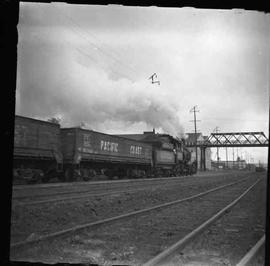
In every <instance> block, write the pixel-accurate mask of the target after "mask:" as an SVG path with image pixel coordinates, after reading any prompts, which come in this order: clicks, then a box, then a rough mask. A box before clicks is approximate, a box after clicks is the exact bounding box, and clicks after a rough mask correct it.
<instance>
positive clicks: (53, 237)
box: [11, 178, 257, 264]
mask: <svg viewBox="0 0 270 266" xmlns="http://www.w3.org/2000/svg"><path fill="white" fill-rule="evenodd" d="M251 181H252V180H250V178H245V179H241V180H239V181H237V182H233V183H230V184H226V185H223V186H219V187H217V188H214V189H211V190H208V191H205V192H202V193H199V194H196V195H193V196H191V197H188V198H184V199H180V200H177V201H173V202H169V203H165V204H160V205H158V206H154V207H152V208H147V209H142V210H139V211H135V212H132V213H126V214H123V215H120V216H117V217H112V218H109V219H104V220H101V221H97V222H93V223H89V224H84V225H79V226H75V227H73V228H70V229H67V230H62V231H59V232H55V233H53V234H49V235H46V236H43V237H40V238H37V239H32V240H29V241H21V242H18V243H13V244H11V257H12V256H14V259H16V258H18V256H19V257H20V256H26V257H27V256H30V257H35V254H31V251H33V249H31V248H30V247H31V246H32V245H35V249H34V251H33V252H34V253H35V252H37V253H36V255H37V254H41V253H44V252H45V253H46V249H48V248H50V247H51V245H50V246H48V245H46V244H44V243H47V242H48V241H50V243H55V242H56V243H57V241H63V239H70V238H72V237H73V236H74V234H81V233H83V232H84V231H85V230H86V231H88V230H89V229H91V228H93V227H94V228H96V229H97V226H98V229H99V228H100V226H101V225H102V226H101V229H102V228H103V227H106V226H117V223H118V222H119V223H120V224H121V225H122V223H126V221H129V222H130V219H131V221H133V222H134V220H135V221H137V219H142V216H143V217H144V216H145V215H147V216H148V218H146V219H149V218H150V219H153V218H151V215H150V214H151V213H153V212H154V211H157V210H159V212H158V213H156V212H155V213H154V215H157V216H159V217H158V219H155V218H154V219H155V220H156V221H160V218H164V217H168V213H167V214H166V212H168V209H170V208H176V210H177V209H178V208H181V205H182V204H183V205H184V208H187V204H188V205H189V204H191V205H192V206H193V207H194V208H196V204H195V205H194V203H197V204H198V202H204V201H206V202H207V203H208V204H209V203H211V202H213V201H214V202H216V200H214V199H215V197H219V198H220V199H219V201H220V202H219V204H221V203H222V204H224V200H225V199H226V200H227V201H228V198H231V197H232V194H233V195H235V194H239V191H241V190H243V187H244V188H246V187H247V186H249V185H250V182H251ZM253 181H254V179H253ZM256 182H257V181H256ZM229 188H230V189H229ZM221 191H223V193H222V195H221V193H220V192H221ZM224 191H225V192H224ZM224 193H225V194H224ZM227 194H228V195H227ZM209 197H210V199H209ZM205 198H206V199H205ZM204 204H205V202H204ZM222 204H221V205H222ZM204 207H205V206H204ZM216 208H217V206H215V208H214V209H216ZM178 211H179V210H178ZM211 211H212V212H213V210H211ZM164 212H165V216H164ZM173 213H174V212H173ZM207 213H208V215H209V212H207ZM202 214H204V213H203V212H202ZM149 215H150V217H149ZM162 215H163V216H162ZM160 216H162V217H160ZM193 218H194V217H193ZM137 222H138V221H137ZM138 223H139V222H138ZM187 224H188V223H187ZM187 224H186V225H187ZM137 227H138V226H137ZM167 227H168V225H167ZM168 228H169V227H168ZM183 228H184V229H183ZM132 229H133V230H134V229H136V226H135V228H134V226H133V227H132ZM182 229H183V230H182V231H183V232H184V233H185V232H186V231H187V230H189V229H190V228H185V226H184V224H182ZM118 230H119V228H118ZM95 232H96V230H95ZM112 232H118V231H117V230H112ZM135 233H136V234H139V232H135ZM119 235H121V233H120V234H119ZM65 242H66V240H64V243H65ZM42 243H43V244H42ZM61 243H62V242H61ZM58 244H59V242H58ZM125 244H126V243H125ZM44 245H45V246H44ZM56 245H57V244H56ZM61 246H62V244H61ZM29 252H30V253H29ZM64 257H65V256H64ZM132 264H133V263H132Z"/></svg>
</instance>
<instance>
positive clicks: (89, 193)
mask: <svg viewBox="0 0 270 266" xmlns="http://www.w3.org/2000/svg"><path fill="white" fill-rule="evenodd" d="M171 181H172V180H171ZM175 181H177V182H174V183H173V182H172V183H171V184H168V183H165V184H164V182H162V183H157V184H151V183H150V184H140V183H138V184H137V186H138V188H137V189H132V190H123V189H127V188H130V187H131V188H132V187H133V186H131V185H129V186H126V187H124V188H121V187H115V188H113V189H114V190H115V191H110V192H103V193H96V191H89V190H84V191H70V192H64V191H63V192H59V193H51V194H44V195H42V194H41V195H37V196H34V198H40V197H52V196H59V195H70V194H85V195H81V196H70V197H63V198H53V199H47V200H45V199H44V200H36V201H35V200H30V201H25V202H16V200H20V199H27V198H31V195H30V196H29V195H24V196H20V197H13V198H12V200H14V201H15V202H14V205H32V204H42V203H51V202H56V201H65V200H72V199H80V198H88V197H92V196H104V195H111V194H117V193H125V192H136V191H140V190H145V189H148V188H158V187H159V186H160V185H165V186H166V187H170V186H175V185H181V184H182V183H181V182H180V180H175ZM178 181H179V182H178ZM178 183H179V184H178ZM142 185H144V188H140V187H141V186H142ZM163 187H164V186H163ZM163 187H162V188H163ZM119 188H120V189H122V190H117V189H119ZM100 189H101V191H102V190H105V191H106V190H109V188H107V189H102V188H100Z"/></svg>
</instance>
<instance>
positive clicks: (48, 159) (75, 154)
mask: <svg viewBox="0 0 270 266" xmlns="http://www.w3.org/2000/svg"><path fill="white" fill-rule="evenodd" d="M13 170H14V171H13V172H14V181H15V182H22V183H23V182H28V183H31V182H32V183H35V182H48V181H49V180H50V179H52V178H56V177H57V178H58V180H60V181H74V180H85V181H87V180H100V179H117V178H142V177H157V176H158V177H161V176H179V175H187V174H193V173H195V172H196V162H195V161H194V160H192V157H191V153H190V152H189V151H188V150H187V149H186V148H185V146H184V142H183V141H180V140H177V139H175V138H173V137H172V136H170V135H168V134H156V133H155V132H154V131H153V132H144V134H137V135H134V134H133V135H132V134H129V135H109V134H104V133H100V132H96V131H93V130H87V129H82V128H79V127H73V128H60V125H58V124H55V123H51V122H47V121H41V120H37V119H33V118H28V117H22V116H17V115H16V116H15V132H14V166H13Z"/></svg>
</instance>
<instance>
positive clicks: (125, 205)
mask: <svg viewBox="0 0 270 266" xmlns="http://www.w3.org/2000/svg"><path fill="white" fill-rule="evenodd" d="M266 181H267V180H266V173H265V172H251V171H216V172H215V171H212V172H211V171H209V172H199V173H197V174H196V175H194V176H182V177H170V178H151V179H149V178H148V179H131V180H117V181H116V180H114V181H98V182H96V181H93V182H74V183H52V184H36V185H21V186H14V187H13V200H12V217H11V250H10V259H11V260H12V261H38V262H45V263H56V262H66V263H92V264H93V263H95V264H98V265H236V264H237V263H238V262H239V261H240V260H241V259H242V258H243V257H244V256H245V255H246V254H247V253H248V252H249V250H250V249H251V248H252V247H253V246H254V245H255V244H256V243H257V242H258V241H259V240H260V238H261V237H263V235H264V230H265V212H266ZM238 199H239V201H238ZM225 207H226V209H224V208H225ZM221 210H223V211H221ZM215 215H216V216H215ZM214 216H215V217H214ZM210 218H212V220H211V221H209V224H206V226H204V227H201V228H200V226H201V225H202V224H203V223H205V222H206V221H208V220H209V219H210ZM194 230H195V231H194ZM175 243H177V244H175ZM263 261H264V250H263V247H262V248H261V249H260V251H259V252H258V253H257V254H256V256H255V259H253V264H252V265H264V264H263Z"/></svg>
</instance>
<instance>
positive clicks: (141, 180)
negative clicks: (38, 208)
mask: <svg viewBox="0 0 270 266" xmlns="http://www.w3.org/2000/svg"><path fill="white" fill-rule="evenodd" d="M193 176H195V175H193ZM184 177H190V176H174V177H153V178H141V179H123V180H104V181H89V182H87V181H83V182H76V181H75V182H69V183H67V182H59V183H50V184H33V185H14V186H13V189H14V190H22V189H25V188H26V189H32V188H35V189H36V188H38V189H40V188H41V189H47V188H51V187H52V188H55V187H63V186H72V185H74V184H76V185H78V186H85V185H90V186H92V185H104V184H117V183H133V182H145V181H159V180H168V179H178V178H184Z"/></svg>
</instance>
